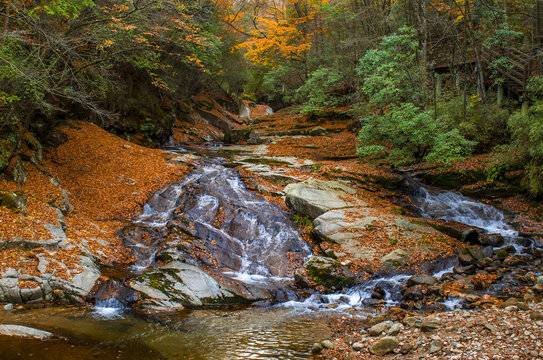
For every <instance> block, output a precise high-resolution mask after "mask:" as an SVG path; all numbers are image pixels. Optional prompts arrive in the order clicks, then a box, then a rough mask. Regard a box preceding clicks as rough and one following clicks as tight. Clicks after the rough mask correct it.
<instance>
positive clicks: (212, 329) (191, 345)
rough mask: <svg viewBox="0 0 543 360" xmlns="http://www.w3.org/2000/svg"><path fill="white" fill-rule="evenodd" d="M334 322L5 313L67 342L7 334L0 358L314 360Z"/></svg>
mask: <svg viewBox="0 0 543 360" xmlns="http://www.w3.org/2000/svg"><path fill="white" fill-rule="evenodd" d="M328 316H333V315H327V314H323V313H320V314H318V313H313V314H305V315H303V314H297V313H295V312H293V311H292V310H291V309H282V308H258V307H253V308H247V309H237V310H186V311H181V312H177V313H168V314H161V315H159V316H156V317H143V316H139V315H137V314H131V313H125V314H124V315H123V316H122V317H119V318H114V319H104V318H100V317H99V316H97V315H96V314H95V313H94V312H93V310H92V309H85V308H40V309H30V310H16V311H12V312H5V311H2V312H0V323H2V324H17V325H25V326H29V327H34V328H37V329H41V330H47V331H51V332H53V333H55V334H56V335H59V336H62V337H65V338H66V340H47V341H39V340H30V339H22V338H17V337H7V336H0V359H2V360H10V359H32V358H36V359H54V360H61V359H77V360H82V359H97V358H99V359H310V358H312V355H311V345H312V344H313V343H314V342H315V341H320V340H322V339H324V338H327V337H329V336H330V335H331V333H330V330H329V328H328V326H327V323H328V321H329V317H328ZM336 316H337V315H336Z"/></svg>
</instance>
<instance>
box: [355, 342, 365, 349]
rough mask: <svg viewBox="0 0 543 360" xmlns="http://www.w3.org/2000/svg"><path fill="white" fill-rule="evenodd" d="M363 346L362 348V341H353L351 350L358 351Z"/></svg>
mask: <svg viewBox="0 0 543 360" xmlns="http://www.w3.org/2000/svg"><path fill="white" fill-rule="evenodd" d="M363 348H364V344H362V343H359V342H355V343H354V344H353V350H354V351H360V350H362V349H363Z"/></svg>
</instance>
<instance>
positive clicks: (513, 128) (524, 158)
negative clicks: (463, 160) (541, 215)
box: [508, 76, 543, 196]
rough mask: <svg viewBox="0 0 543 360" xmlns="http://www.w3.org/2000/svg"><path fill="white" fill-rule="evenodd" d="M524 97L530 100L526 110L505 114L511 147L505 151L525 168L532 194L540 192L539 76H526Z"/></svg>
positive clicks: (542, 94)
mask: <svg viewBox="0 0 543 360" xmlns="http://www.w3.org/2000/svg"><path fill="white" fill-rule="evenodd" d="M527 90H528V97H529V98H530V99H531V100H532V101H533V104H532V106H531V107H530V109H529V111H528V113H527V114H523V113H522V111H520V110H519V111H517V112H515V113H514V114H513V115H511V117H510V118H509V122H508V128H509V131H510V132H511V137H512V141H511V147H509V149H508V150H509V151H508V154H509V155H510V158H511V157H512V156H515V158H513V159H512V160H513V161H516V162H520V165H521V166H522V167H523V168H524V169H525V170H526V176H525V178H524V183H525V184H526V187H527V188H528V190H529V192H530V193H531V194H532V195H533V196H540V195H542V194H543V76H536V77H533V78H531V79H530V82H529V85H528V88H527Z"/></svg>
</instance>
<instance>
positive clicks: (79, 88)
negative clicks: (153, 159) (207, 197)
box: [0, 0, 543, 195]
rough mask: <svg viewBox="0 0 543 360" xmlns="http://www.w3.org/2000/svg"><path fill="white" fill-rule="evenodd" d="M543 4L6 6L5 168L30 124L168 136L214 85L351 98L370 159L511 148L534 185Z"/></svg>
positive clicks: (245, 94)
mask: <svg viewBox="0 0 543 360" xmlns="http://www.w3.org/2000/svg"><path fill="white" fill-rule="evenodd" d="M542 7H543V5H542V4H541V1H540V0H503V1H495V0H379V1H365V0H217V1H208V0H199V1H184V0H163V1H156V0H96V1H92V0H83V1H73V0H54V1H22V0H21V1H17V0H15V1H4V2H2V4H1V5H0V14H1V15H2V19H3V24H2V33H1V40H0V76H1V86H0V108H2V118H1V122H0V131H2V133H3V134H5V135H4V136H3V137H2V146H1V147H0V148H1V149H2V162H0V168H3V167H4V166H6V165H7V163H8V162H9V159H10V157H11V156H12V155H13V153H14V152H16V148H17V144H18V142H20V138H21V134H22V133H23V132H24V131H25V130H31V131H32V133H33V134H34V135H36V136H37V137H38V138H43V137H44V136H45V135H46V134H48V131H50V129H51V128H53V127H54V126H55V125H56V124H57V123H58V122H59V121H62V120H63V119H67V118H84V119H88V120H91V121H93V122H95V123H98V124H99V125H101V126H103V127H105V128H108V129H113V130H115V131H117V132H119V133H123V132H127V131H146V132H147V133H149V135H150V136H151V137H153V138H154V139H156V140H157V141H158V142H163V141H165V140H166V139H167V138H168V137H169V135H170V133H171V131H172V124H173V121H174V119H175V118H176V116H178V115H177V112H178V109H177V107H176V105H175V104H177V103H178V102H179V101H180V100H183V99H186V98H188V97H190V96H192V95H195V94H197V93H198V92H200V91H202V89H213V91H217V90H219V91H222V92H223V93H224V94H226V96H227V97H228V98H229V99H230V100H231V101H232V102H236V101H240V100H243V99H245V100H252V101H258V102H265V103H268V104H270V105H272V106H273V107H274V108H275V109H279V108H284V107H287V106H299V109H300V112H302V113H305V114H319V113H320V112H323V111H324V110H325V109H328V108H335V107H343V106H347V107H349V108H350V110H349V111H350V116H354V117H357V118H360V145H359V154H360V156H361V157H362V158H363V159H364V160H365V161H377V162H380V161H385V162H388V163H390V164H391V165H393V166H401V165H406V164H412V163H414V162H420V161H430V162H438V163H450V162H452V161H455V160H458V159H461V158H463V157H466V156H469V155H470V154H472V153H482V152H491V151H495V152H497V153H499V154H502V155H504V156H501V157H497V156H496V157H495V158H499V159H500V160H499V163H500V164H497V165H496V166H498V165H499V166H500V169H501V168H508V169H526V170H527V176H526V179H525V181H526V184H527V188H529V189H530V191H531V192H532V193H533V194H534V195H538V194H541V193H542V192H543V184H541V183H540V182H541V180H539V179H541V178H542V177H541V176H540V175H541V174H542V172H541V169H542V168H543V158H542V157H541V151H539V150H537V149H539V148H540V147H541V146H543V143H542V141H543V140H541V139H540V138H541V137H540V136H538V135H537V134H538V133H539V130H538V129H539V128H540V124H541V122H542V121H543V120H542V119H541V111H540V102H541V101H543V100H542V98H543V97H542V93H541V91H540V83H541V77H540V72H541V67H540V66H538V64H539V63H540V57H541V43H542V38H543V31H542V24H541V14H542V12H543V9H542ZM148 99H152V100H151V101H148ZM22 129H23V130H22ZM526 144H530V147H529V148H526ZM507 154H509V155H510V156H505V155H507ZM512 154H514V155H512ZM500 171H501V170H500ZM500 171H498V170H496V171H494V174H497V173H500Z"/></svg>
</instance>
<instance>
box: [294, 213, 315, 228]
mask: <svg viewBox="0 0 543 360" xmlns="http://www.w3.org/2000/svg"><path fill="white" fill-rule="evenodd" d="M292 220H294V223H296V225H298V226H301V227H305V228H308V229H309V231H311V230H312V229H313V222H312V221H311V219H310V218H309V217H307V216H302V215H298V214H294V215H293V216H292Z"/></svg>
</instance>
